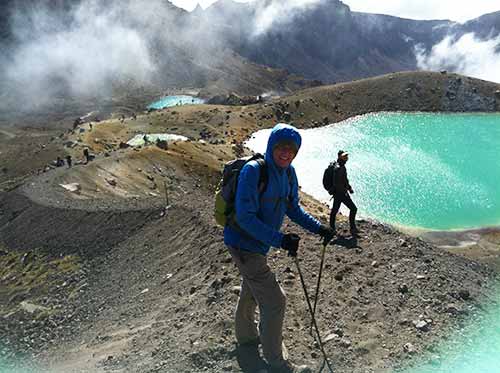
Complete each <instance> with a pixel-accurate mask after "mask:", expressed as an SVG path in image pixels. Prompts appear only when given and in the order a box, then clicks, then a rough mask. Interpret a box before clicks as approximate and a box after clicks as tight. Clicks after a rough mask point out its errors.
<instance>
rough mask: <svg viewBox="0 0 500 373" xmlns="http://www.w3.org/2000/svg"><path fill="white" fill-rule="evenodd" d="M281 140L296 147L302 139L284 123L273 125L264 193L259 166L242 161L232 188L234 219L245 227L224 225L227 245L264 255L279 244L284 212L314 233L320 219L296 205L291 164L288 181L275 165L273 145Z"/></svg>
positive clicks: (295, 185)
mask: <svg viewBox="0 0 500 373" xmlns="http://www.w3.org/2000/svg"><path fill="white" fill-rule="evenodd" d="M284 140H292V141H293V142H294V143H295V144H296V145H297V149H299V148H300V145H301V142H302V139H301V137H300V134H299V132H298V131H297V130H296V129H295V127H292V126H290V125H288V124H283V123H279V124H277V125H276V126H274V128H273V130H272V131H271V134H270V136H269V140H268V142H267V149H266V154H265V160H266V165H267V173H268V182H267V187H266V190H265V191H264V193H259V191H258V183H259V175H260V166H259V164H258V163H257V161H251V162H248V163H247V164H245V166H243V168H242V169H241V172H240V176H239V179H238V187H237V191H236V199H235V205H236V207H235V210H236V221H237V223H238V225H239V226H240V227H241V228H242V229H243V230H244V231H245V232H241V231H239V230H237V229H235V228H234V227H231V226H226V227H225V228H224V243H225V244H226V245H228V246H232V247H236V248H239V249H243V250H247V251H251V252H256V253H260V254H264V255H266V254H267V253H268V252H269V249H270V246H273V247H277V248H279V247H281V241H282V239H283V233H281V232H280V228H281V224H282V223H283V219H284V217H285V214H286V215H287V216H288V217H289V218H290V219H291V220H292V221H293V222H295V223H297V224H298V225H300V226H302V227H303V228H305V229H307V230H309V231H310V232H312V233H318V231H319V227H320V222H319V221H318V220H316V219H315V218H313V217H312V216H311V215H309V214H308V213H307V212H305V211H304V209H303V208H302V207H301V206H300V205H299V187H298V182H297V175H296V174H295V169H294V168H293V166H292V165H290V166H289V168H290V171H289V172H290V176H291V180H290V181H289V176H288V172H287V170H286V169H283V168H280V167H278V166H276V165H275V163H274V159H273V148H274V147H275V145H276V144H278V143H279V142H281V141H284Z"/></svg>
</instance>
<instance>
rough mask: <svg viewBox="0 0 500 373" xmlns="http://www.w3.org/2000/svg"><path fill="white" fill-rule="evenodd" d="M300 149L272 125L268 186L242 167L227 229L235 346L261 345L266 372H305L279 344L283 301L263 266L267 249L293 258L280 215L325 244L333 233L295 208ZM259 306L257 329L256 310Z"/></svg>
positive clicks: (281, 127)
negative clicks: (235, 291) (235, 288)
mask: <svg viewBox="0 0 500 373" xmlns="http://www.w3.org/2000/svg"><path fill="white" fill-rule="evenodd" d="M300 145H301V137H300V134H299V132H298V131H297V130H296V129H295V128H294V127H292V126H290V125H288V124H281V123H280V124H277V125H276V126H275V127H274V128H273V130H272V132H271V135H270V136H269V140H268V143H267V150H266V154H265V163H266V169H267V173H268V182H267V186H266V188H265V190H264V191H260V190H259V185H258V184H259V174H260V166H259V164H258V162H257V161H251V162H248V163H247V164H245V166H243V168H242V170H241V172H240V176H239V179H238V187H237V192H236V199H235V210H236V216H235V218H236V219H235V220H236V222H237V226H234V225H226V227H225V228H224V243H225V244H226V245H227V246H228V247H229V250H230V252H231V256H232V257H233V260H234V262H235V264H236V266H237V267H238V269H239V271H240V274H241V277H242V284H241V292H240V297H239V300H238V305H237V307H236V320H235V329H236V339H237V341H238V343H239V345H240V346H241V345H246V346H254V347H255V349H257V346H258V343H259V342H260V343H262V350H263V353H264V357H265V358H266V360H267V362H268V364H269V371H270V373H291V372H308V371H310V370H309V368H308V367H306V366H296V365H295V364H293V363H291V362H290V361H289V360H288V358H287V353H286V349H285V348H284V345H283V343H282V340H283V338H282V328H283V319H284V317H285V304H286V297H285V293H284V291H283V289H282V288H281V286H280V285H279V283H278V281H277V280H276V276H275V274H274V273H273V272H272V271H271V269H270V267H269V266H268V264H267V257H266V255H267V253H268V252H269V250H270V247H271V246H272V247H275V248H283V249H284V250H286V251H288V254H289V255H291V256H296V255H297V250H298V238H299V237H298V236H297V235H296V234H293V233H282V232H280V228H281V225H282V223H283V219H284V217H285V215H287V216H288V217H289V218H290V219H291V220H292V221H293V222H295V223H297V224H299V225H300V226H302V227H303V228H305V229H307V230H309V231H310V232H312V233H317V234H320V235H321V236H322V237H323V238H324V239H325V240H327V241H329V240H331V239H332V237H333V234H334V233H333V230H332V229H331V228H330V227H328V226H326V225H322V224H321V223H320V222H319V221H318V220H316V219H315V218H314V217H312V216H311V215H309V214H308V213H307V212H305V211H304V210H303V209H302V207H301V206H300V204H299V186H298V182H297V176H296V174H295V169H294V168H293V166H292V165H291V163H292V161H293V159H294V158H295V156H296V155H297V152H298V150H299V148H300ZM257 306H259V311H260V322H259V330H257V327H256V323H255V311H256V308H257Z"/></svg>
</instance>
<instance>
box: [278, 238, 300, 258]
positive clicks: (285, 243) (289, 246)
mask: <svg viewBox="0 0 500 373" xmlns="http://www.w3.org/2000/svg"><path fill="white" fill-rule="evenodd" d="M299 241H300V237H299V235H297V234H295V233H287V234H285V235H284V236H283V240H282V241H281V248H282V249H284V250H286V251H288V256H293V257H296V256H297V251H298V250H299Z"/></svg>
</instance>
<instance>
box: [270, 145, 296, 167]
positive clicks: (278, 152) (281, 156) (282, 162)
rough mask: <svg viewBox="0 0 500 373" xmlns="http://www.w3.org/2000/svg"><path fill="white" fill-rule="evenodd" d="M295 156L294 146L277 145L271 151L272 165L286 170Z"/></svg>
mask: <svg viewBox="0 0 500 373" xmlns="http://www.w3.org/2000/svg"><path fill="white" fill-rule="evenodd" d="M296 155H297V147H296V146H294V145H292V144H278V145H276V147H275V148H274V150H273V160H274V164H275V165H276V166H278V167H280V168H287V167H288V166H290V163H292V161H293V159H294V158H295V156H296Z"/></svg>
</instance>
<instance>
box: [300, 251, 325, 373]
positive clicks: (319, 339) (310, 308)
mask: <svg viewBox="0 0 500 373" xmlns="http://www.w3.org/2000/svg"><path fill="white" fill-rule="evenodd" d="M293 260H294V261H295V265H296V266H297V271H298V272H299V276H300V282H301V283H302V289H303V290H304V295H305V296H306V301H307V307H309V312H310V313H311V317H312V322H313V325H314V328H315V329H316V334H317V335H318V343H319V348H320V349H321V353H322V354H323V358H324V359H325V362H326V365H327V366H328V370H330V372H331V373H333V369H332V367H331V366H330V362H329V361H328V358H327V357H326V352H325V348H324V347H323V342H322V341H321V335H320V333H319V328H318V324H317V323H316V318H315V317H314V313H313V309H312V306H311V301H310V300H309V295H308V294H307V288H306V283H305V281H304V276H303V275H302V271H301V269H300V265H299V259H298V258H297V257H296V256H294V258H293Z"/></svg>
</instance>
